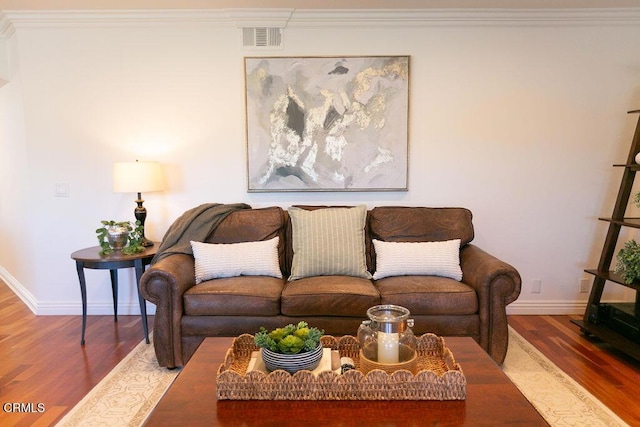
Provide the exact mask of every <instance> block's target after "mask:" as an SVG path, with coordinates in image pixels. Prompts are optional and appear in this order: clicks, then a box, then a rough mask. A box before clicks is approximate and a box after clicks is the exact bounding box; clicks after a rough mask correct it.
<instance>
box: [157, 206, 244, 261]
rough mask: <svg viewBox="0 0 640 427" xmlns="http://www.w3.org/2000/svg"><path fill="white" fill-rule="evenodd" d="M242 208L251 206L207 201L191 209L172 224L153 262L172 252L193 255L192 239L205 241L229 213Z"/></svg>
mask: <svg viewBox="0 0 640 427" xmlns="http://www.w3.org/2000/svg"><path fill="white" fill-rule="evenodd" d="M240 209H251V206H249V205H247V204H244V203H235V204H221V203H205V204H203V205H200V206H197V207H195V208H193V209H189V210H188V211H186V212H185V213H183V214H182V215H180V217H179V218H178V219H176V220H175V221H174V222H173V224H171V227H169V229H168V230H167V232H166V233H165V235H164V237H163V238H162V243H161V244H160V247H159V248H158V252H157V253H156V255H155V256H154V257H153V259H152V260H151V264H155V263H156V262H158V261H160V260H161V259H162V258H164V257H166V256H169V255H172V254H187V255H193V250H192V249H191V241H192V240H193V241H196V242H202V241H204V239H206V238H207V237H209V235H210V234H211V233H212V232H213V230H215V229H216V227H217V226H218V225H219V224H220V223H221V222H222V221H223V220H224V219H225V218H226V217H227V215H229V214H230V213H233V212H235V211H238V210H240Z"/></svg>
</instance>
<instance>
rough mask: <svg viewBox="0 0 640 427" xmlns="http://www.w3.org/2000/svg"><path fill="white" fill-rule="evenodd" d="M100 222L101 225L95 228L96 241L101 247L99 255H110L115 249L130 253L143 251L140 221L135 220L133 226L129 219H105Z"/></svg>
mask: <svg viewBox="0 0 640 427" xmlns="http://www.w3.org/2000/svg"><path fill="white" fill-rule="evenodd" d="M100 223H101V224H102V227H100V228H98V229H96V234H97V236H98V243H99V244H100V247H101V248H102V250H101V251H100V255H110V254H112V253H113V252H115V251H122V253H124V254H127V255H132V254H137V253H140V252H142V251H144V246H142V239H143V235H144V231H143V228H142V224H141V223H140V221H136V222H135V227H134V226H132V225H131V222H129V221H113V220H109V221H106V220H105V221H100Z"/></svg>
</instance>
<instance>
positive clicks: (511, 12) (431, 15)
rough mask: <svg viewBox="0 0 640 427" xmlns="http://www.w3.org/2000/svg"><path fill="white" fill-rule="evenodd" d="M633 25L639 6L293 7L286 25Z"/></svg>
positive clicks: (638, 16) (639, 21)
mask: <svg viewBox="0 0 640 427" xmlns="http://www.w3.org/2000/svg"><path fill="white" fill-rule="evenodd" d="M621 24H622V25H629V24H631V25H637V24H640V7H639V8H624V9H622V8H620V9H420V10H413V9H411V10H409V9H406V10H362V9H360V10H310V9H307V10H297V11H296V12H295V13H294V14H293V16H292V18H291V20H290V21H289V27H320V26H323V27H365V26H366V27H399V28H406V27H425V26H439V25H467V26H476V25H488V26H491V25H621Z"/></svg>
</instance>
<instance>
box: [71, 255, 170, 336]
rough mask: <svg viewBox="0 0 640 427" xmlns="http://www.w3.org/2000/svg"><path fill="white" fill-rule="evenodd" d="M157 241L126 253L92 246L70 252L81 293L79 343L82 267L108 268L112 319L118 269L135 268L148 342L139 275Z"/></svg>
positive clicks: (84, 315)
mask: <svg viewBox="0 0 640 427" xmlns="http://www.w3.org/2000/svg"><path fill="white" fill-rule="evenodd" d="M159 245H160V244H159V243H156V244H154V245H153V246H149V247H146V248H145V250H144V251H143V252H140V253H137V254H132V255H126V254H123V253H122V252H119V251H118V252H113V253H112V254H110V255H100V251H101V250H102V248H101V247H100V246H93V247H90V248H85V249H80V250H79V251H75V252H74V253H72V254H71V258H72V259H74V260H75V261H76V269H77V270H78V279H79V280H80V293H81V295H82V338H81V340H80V344H81V345H84V333H85V329H86V327H87V285H86V282H85V278H84V269H85V268H91V269H97V270H109V272H110V274H111V291H112V293H113V319H114V321H115V322H117V321H118V270H119V269H121V268H131V267H133V268H135V270H136V291H137V292H138V300H139V301H140V315H141V316H142V329H143V330H144V338H145V341H146V343H147V344H149V329H148V325H147V304H146V301H145V300H144V298H143V297H142V295H141V294H140V277H142V273H144V270H145V266H147V265H149V264H150V263H151V259H152V258H153V256H154V255H155V254H156V251H157V247H158V246H159Z"/></svg>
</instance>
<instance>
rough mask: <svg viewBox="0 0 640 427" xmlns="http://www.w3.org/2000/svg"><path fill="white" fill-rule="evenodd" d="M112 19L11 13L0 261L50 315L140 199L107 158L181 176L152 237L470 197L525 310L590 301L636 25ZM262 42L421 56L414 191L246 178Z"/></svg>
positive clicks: (630, 94)
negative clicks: (187, 214)
mask: <svg viewBox="0 0 640 427" xmlns="http://www.w3.org/2000/svg"><path fill="white" fill-rule="evenodd" d="M175 13H176V14H177V15H176V16H177V18H180V15H179V12H175ZM8 15H9V17H11V15H10V14H8ZM43 15H44V16H45V18H46V16H47V15H46V14H42V13H41V14H40V15H39V16H43ZM465 16H473V15H469V14H468V13H467V14H466V15H465ZM476 18H477V17H476ZM109 19H110V18H109V17H104V19H102V20H101V22H100V24H99V25H85V22H77V21H75V20H74V19H72V18H68V19H67V20H66V21H65V20H63V22H61V21H60V19H58V18H56V19H53V18H51V19H49V20H47V19H40V20H39V21H38V23H37V24H32V25H19V24H18V23H16V24H15V33H13V34H12V35H11V36H10V39H9V41H10V43H9V45H10V46H9V47H10V48H11V46H13V49H14V52H13V55H14V56H15V61H16V63H15V67H14V66H13V64H12V70H11V73H12V77H11V81H10V82H9V83H7V84H6V85H5V86H3V87H0V137H1V138H2V145H1V146H0V150H1V151H0V166H1V168H2V169H1V170H0V174H1V177H2V179H1V180H0V190H1V192H0V202H1V203H2V204H1V207H0V219H1V222H0V234H1V235H2V238H1V239H0V266H1V267H2V269H1V270H0V273H2V272H3V271H4V272H5V273H6V274H9V275H11V277H13V278H15V281H14V283H15V284H17V287H18V288H19V293H21V294H22V295H23V297H24V296H25V295H26V296H27V297H29V296H33V304H32V305H33V308H34V310H35V311H36V312H37V313H38V314H79V313H80V307H81V305H80V295H79V290H78V279H77V275H76V271H75V266H74V263H73V261H72V260H71V259H70V256H69V255H70V254H71V252H73V251H74V250H76V249H79V248H82V247H86V246H93V245H95V244H96V239H95V233H94V230H95V228H97V226H98V225H99V222H100V220H102V219H131V218H132V210H133V208H134V203H133V200H134V198H135V195H133V194H131V195H129V194H115V193H113V192H112V189H111V167H112V164H113V162H115V161H127V160H129V161H130V160H134V159H141V160H158V161H160V162H162V163H163V164H164V165H165V169H166V171H167V181H168V183H169V188H168V190H166V191H164V192H162V193H148V194H144V195H143V196H144V199H145V200H146V202H145V206H146V207H147V209H148V212H149V216H148V220H147V235H148V237H151V238H154V239H155V240H159V239H161V237H162V235H163V233H164V231H165V230H166V229H167V227H168V226H169V225H170V224H171V222H172V221H173V220H174V219H175V218H176V217H177V216H178V215H180V214H181V213H182V212H183V211H185V210H186V209H188V208H191V207H193V206H195V205H197V204H200V203H204V202H247V203H249V204H251V205H254V206H267V205H279V206H282V207H287V206H289V205H291V204H294V203H322V204H331V203H340V204H345V203H353V204H355V203H366V204H367V205H368V206H369V207H373V206H377V205H387V204H400V205H419V206H465V207H468V208H470V209H471V210H472V211H473V213H474V224H475V229H476V239H475V243H476V244H477V245H479V246H481V247H482V248H484V249H485V250H487V251H489V252H491V253H493V254H495V255H497V256H499V257H500V258H502V259H504V260H505V261H507V262H509V263H511V264H513V265H514V266H515V267H516V268H517V269H518V270H519V271H520V273H521V275H522V278H523V289H522V294H521V296H520V298H519V300H518V301H517V302H516V303H514V304H513V305H512V306H511V307H512V308H511V312H521V313H565V312H576V313H581V312H582V311H583V310H584V305H585V301H586V298H587V296H588V294H580V293H578V284H579V280H580V279H581V278H583V277H589V276H586V275H585V274H584V273H583V269H584V268H592V267H595V265H596V264H597V260H598V257H599V252H600V249H601V245H602V242H603V239H604V233H605V231H606V224H605V223H602V222H598V221H597V220H596V219H597V217H598V216H607V215H610V213H611V209H612V207H613V202H614V200H615V195H616V192H617V189H618V185H619V181H620V177H621V171H620V170H614V169H613V168H612V167H611V165H612V164H613V163H621V162H623V161H624V159H625V158H626V154H627V151H628V148H629V144H630V142H631V137H632V136H633V131H634V128H635V124H636V120H637V118H638V117H637V116H635V115H634V116H628V115H627V114H626V111H627V110H632V109H638V108H640V57H638V55H637V46H638V45H639V42H640V21H639V20H637V19H636V20H631V21H629V22H626V23H624V24H621V23H619V22H614V21H607V20H602V22H600V21H599V20H598V19H597V16H596V18H595V19H592V20H591V21H589V22H587V23H583V22H575V21H573V20H571V19H567V18H566V15H563V19H564V20H560V21H557V22H556V21H554V20H553V19H546V20H544V22H526V23H518V22H517V21H516V20H515V19H514V20H512V21H504V20H503V21H500V22H496V21H491V22H488V21H485V22H478V21H477V20H476V19H467V20H462V21H457V22H445V21H443V20H440V21H438V22H432V23H429V22H422V23H412V25H406V24H403V23H397V24H396V23H393V22H390V23H387V24H388V25H381V26H379V27H373V26H371V25H367V26H354V25H352V24H349V23H346V24H344V25H336V24H334V25H332V26H325V25H317V24H314V23H303V22H302V21H297V22H296V21H295V14H294V17H293V18H292V21H291V22H290V24H289V26H288V27H287V29H286V31H285V49H284V50H283V51H275V52H264V53H260V52H259V53H256V52H252V51H245V50H243V49H241V48H240V47H239V44H238V30H237V29H236V28H235V27H234V26H233V25H232V24H229V23H226V22H216V21H215V20H212V21H210V22H204V23H202V22H197V21H196V20H195V19H193V18H188V19H186V22H185V20H184V19H174V20H172V19H165V20H164V21H162V22H160V23H158V22H156V23H153V24H150V23H149V22H147V21H145V22H139V23H135V22H133V23H131V22H126V23H125V22H124V21H123V20H121V19H114V21H110V20H109ZM133 21H135V19H133ZM256 54H264V55H271V56H295V55H368V54H371V55H381V54H389V55H395V54H398V55H410V56H411V105H410V143H409V144H410V161H409V174H410V176H409V191H408V192H381V193H368V192H362V193H268V194H264V193H260V194H256V193H251V194H249V193H247V192H246V170H245V165H246V156H245V137H244V135H245V134H244V101H243V84H244V80H243V74H242V72H243V56H253V55H256ZM56 183H68V184H69V190H70V196H69V197H68V198H56V197H54V187H55V184H56ZM6 274H5V275H6ZM120 277H121V282H122V284H121V296H120V311H121V312H122V313H123V314H124V313H127V312H130V313H137V312H138V311H137V310H138V308H137V300H136V294H135V289H134V287H133V285H132V284H133V272H132V271H129V272H121V273H120ZM534 279H539V280H541V281H542V292H541V293H539V294H532V293H531V286H530V285H531V281H532V280H534ZM87 281H88V300H89V313H90V314H103V313H111V308H110V307H111V293H110V289H109V288H110V287H109V285H108V283H109V282H108V274H106V273H105V272H101V271H88V272H87ZM630 297H631V295H630V293H629V292H626V291H623V290H621V289H620V290H618V291H617V292H615V293H613V294H611V293H608V298H630Z"/></svg>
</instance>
